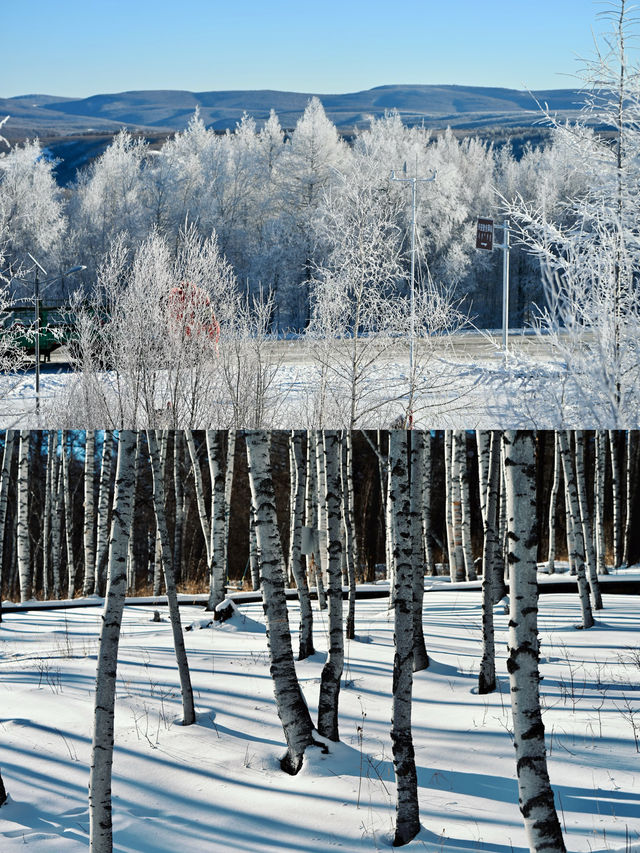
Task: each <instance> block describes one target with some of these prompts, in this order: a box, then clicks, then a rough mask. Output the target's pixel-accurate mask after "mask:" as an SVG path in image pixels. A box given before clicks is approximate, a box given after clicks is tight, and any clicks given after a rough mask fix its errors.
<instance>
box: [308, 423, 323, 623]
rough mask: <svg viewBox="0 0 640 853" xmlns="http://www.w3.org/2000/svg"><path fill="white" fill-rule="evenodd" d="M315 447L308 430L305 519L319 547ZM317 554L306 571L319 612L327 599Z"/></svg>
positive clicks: (314, 553) (311, 432)
mask: <svg viewBox="0 0 640 853" xmlns="http://www.w3.org/2000/svg"><path fill="white" fill-rule="evenodd" d="M316 455H317V446H316V434H315V432H314V431H313V430H309V432H308V434H307V484H306V502H305V504H306V519H307V527H310V528H311V529H312V530H314V531H316V533H315V541H316V547H319V538H320V532H319V528H320V510H319V507H318V465H317V462H316ZM318 560H319V554H318V553H316V552H315V551H314V552H313V553H312V554H311V555H310V556H309V561H308V563H307V569H308V571H309V574H310V575H311V576H312V580H313V581H314V582H315V585H316V595H317V598H318V608H319V609H320V610H326V609H327V598H326V596H325V592H324V583H323V580H322V566H321V564H320V563H319V562H318Z"/></svg>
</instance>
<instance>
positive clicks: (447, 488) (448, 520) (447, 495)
mask: <svg viewBox="0 0 640 853" xmlns="http://www.w3.org/2000/svg"><path fill="white" fill-rule="evenodd" d="M452 449H453V431H452V430H450V429H446V430H445V431H444V502H445V526H446V530H447V559H448V561H449V577H450V578H451V581H452V582H453V581H454V580H455V577H456V560H455V556H454V545H453V512H452V503H451V502H452V500H453V495H452V492H451V482H452V481H451V451H452Z"/></svg>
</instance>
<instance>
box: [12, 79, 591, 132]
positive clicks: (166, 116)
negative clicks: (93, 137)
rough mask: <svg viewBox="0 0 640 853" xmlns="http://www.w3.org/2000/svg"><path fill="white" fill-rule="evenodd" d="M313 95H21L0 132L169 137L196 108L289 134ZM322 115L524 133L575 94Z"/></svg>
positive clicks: (393, 93)
mask: <svg viewBox="0 0 640 853" xmlns="http://www.w3.org/2000/svg"><path fill="white" fill-rule="evenodd" d="M310 97H312V93H302V92H278V91H272V90H268V89H266V90H259V91H226V92H183V91H173V90H158V91H155V90H151V91H140V92H120V93H118V94H111V95H92V96H91V97H89V98H61V97H55V96H53V95H20V96H18V97H14V98H0V117H2V116H3V115H10V116H11V119H10V121H9V122H7V124H5V126H4V129H3V133H5V135H7V136H8V137H10V138H12V139H20V138H24V137H33V136H40V137H51V136H55V135H72V134H84V133H96V134H105V133H106V134H108V133H113V132H114V131H115V130H118V129H120V128H121V127H123V126H124V127H127V128H129V129H131V130H139V131H142V132H147V133H150V132H153V133H154V134H158V133H170V132H175V131H177V130H182V129H183V128H184V127H185V126H186V124H187V122H188V121H189V118H190V116H191V115H193V111H194V110H195V108H196V107H197V106H198V107H199V108H200V115H201V116H202V119H203V121H204V122H205V124H206V125H207V126H210V127H213V128H214V129H216V130H224V129H226V128H233V127H234V126H235V124H236V122H237V121H239V120H240V118H241V116H242V114H243V112H245V111H246V112H247V113H249V115H251V116H253V117H254V118H255V119H256V121H257V122H258V123H260V122H262V121H263V120H264V119H266V118H267V117H268V115H269V110H270V109H275V110H276V112H277V113H278V116H279V118H280V123H281V124H282V126H283V127H285V128H292V127H294V126H295V123H296V121H297V120H298V118H299V117H300V115H301V114H302V112H303V110H304V108H305V106H306V104H307V102H308V100H309V98H310ZM318 97H319V98H320V100H321V101H322V103H323V105H324V108H325V110H326V112H327V114H328V116H329V117H330V118H331V120H332V121H333V122H334V123H335V124H336V126H337V127H338V128H339V129H340V130H342V131H345V132H348V131H349V130H353V128H355V127H357V126H360V127H362V126H365V125H366V124H367V122H368V119H369V117H370V116H377V117H379V116H382V115H384V113H385V111H386V110H391V109H396V110H398V112H399V113H400V115H401V116H402V118H403V120H404V121H405V122H407V123H410V124H415V123H422V122H424V124H425V125H427V126H430V127H446V126H447V125H450V126H451V127H454V128H460V129H473V128H480V127H493V126H501V127H509V126H512V127H527V126H531V125H533V124H535V123H536V122H538V121H539V120H540V110H539V108H538V106H537V104H536V100H537V101H538V102H540V103H546V104H547V105H548V108H549V109H550V110H551V111H552V112H556V113H558V114H560V115H561V116H562V117H571V116H573V115H575V113H576V111H577V110H578V109H579V107H580V104H581V100H582V97H581V94H580V92H578V91H576V90H574V89H550V90H546V91H536V92H533V93H530V92H526V91H518V90H516V89H499V88H487V87H478V86H419V85H412V86H400V85H398V86H378V87H377V88H375V89H368V90H366V91H364V92H352V93H349V94H344V95H326V94H325V95H322V94H318Z"/></svg>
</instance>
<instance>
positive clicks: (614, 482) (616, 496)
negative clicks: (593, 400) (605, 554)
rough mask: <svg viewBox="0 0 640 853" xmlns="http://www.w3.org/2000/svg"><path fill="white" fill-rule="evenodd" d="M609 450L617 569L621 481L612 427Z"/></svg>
mask: <svg viewBox="0 0 640 853" xmlns="http://www.w3.org/2000/svg"><path fill="white" fill-rule="evenodd" d="M609 450H610V453H611V490H612V492H613V565H614V567H615V568H616V569H619V568H620V566H621V564H622V547H621V545H622V482H621V476H620V454H619V453H618V433H617V431H616V430H612V429H610V430H609Z"/></svg>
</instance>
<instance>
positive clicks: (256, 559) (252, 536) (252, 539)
mask: <svg viewBox="0 0 640 853" xmlns="http://www.w3.org/2000/svg"><path fill="white" fill-rule="evenodd" d="M249 567H250V569H251V586H252V588H253V589H254V591H257V590H259V589H260V555H259V553H258V537H257V535H256V508H255V506H254V503H253V500H251V501H250V502H249Z"/></svg>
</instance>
